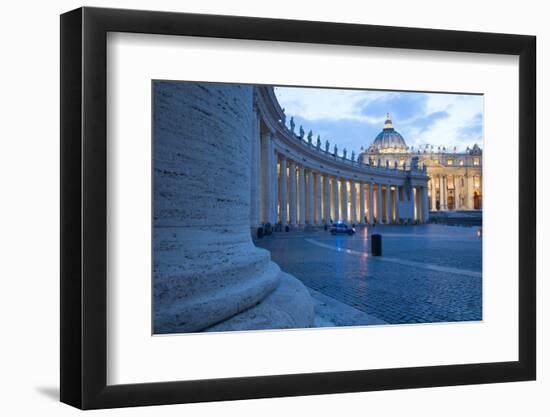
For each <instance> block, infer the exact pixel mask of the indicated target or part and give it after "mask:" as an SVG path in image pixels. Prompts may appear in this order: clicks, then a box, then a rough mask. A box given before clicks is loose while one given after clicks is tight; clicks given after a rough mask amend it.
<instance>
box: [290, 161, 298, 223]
mask: <svg viewBox="0 0 550 417" xmlns="http://www.w3.org/2000/svg"><path fill="white" fill-rule="evenodd" d="M289 170H290V176H289V182H290V193H289V194H290V196H289V213H290V224H292V225H293V226H295V225H296V224H297V214H298V203H297V201H296V162H294V161H289Z"/></svg>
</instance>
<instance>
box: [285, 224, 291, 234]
mask: <svg viewBox="0 0 550 417" xmlns="http://www.w3.org/2000/svg"><path fill="white" fill-rule="evenodd" d="M285 232H290V227H289V226H288V224H287V225H286V226H285Z"/></svg>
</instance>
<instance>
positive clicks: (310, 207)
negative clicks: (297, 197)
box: [306, 168, 315, 225]
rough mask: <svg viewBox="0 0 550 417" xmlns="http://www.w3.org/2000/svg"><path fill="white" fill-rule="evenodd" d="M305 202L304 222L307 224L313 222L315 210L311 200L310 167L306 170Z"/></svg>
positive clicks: (311, 182) (311, 174)
mask: <svg viewBox="0 0 550 417" xmlns="http://www.w3.org/2000/svg"><path fill="white" fill-rule="evenodd" d="M306 198H307V204H306V210H307V214H306V223H307V224H310V225H311V224H313V223H314V215H315V212H314V210H313V208H314V206H313V203H314V200H313V172H312V171H311V169H310V168H308V170H307V195H306Z"/></svg>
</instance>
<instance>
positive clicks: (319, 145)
mask: <svg viewBox="0 0 550 417" xmlns="http://www.w3.org/2000/svg"><path fill="white" fill-rule="evenodd" d="M317 149H321V135H317Z"/></svg>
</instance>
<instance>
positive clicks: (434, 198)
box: [430, 177, 437, 211]
mask: <svg viewBox="0 0 550 417" xmlns="http://www.w3.org/2000/svg"><path fill="white" fill-rule="evenodd" d="M435 178H436V177H432V179H431V180H430V183H431V185H432V211H435V210H437V209H436V207H437V201H436V200H437V195H436V194H437V191H436V189H435V181H436V179H435Z"/></svg>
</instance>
